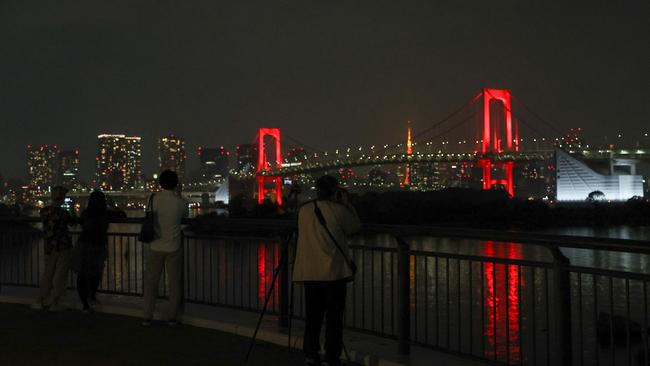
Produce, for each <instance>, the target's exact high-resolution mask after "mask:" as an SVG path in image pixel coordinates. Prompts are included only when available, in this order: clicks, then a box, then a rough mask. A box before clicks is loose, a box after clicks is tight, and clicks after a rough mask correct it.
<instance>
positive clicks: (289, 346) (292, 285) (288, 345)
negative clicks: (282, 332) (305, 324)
mask: <svg viewBox="0 0 650 366" xmlns="http://www.w3.org/2000/svg"><path fill="white" fill-rule="evenodd" d="M293 290H294V283H293V281H292V282H291V293H290V295H289V296H291V299H289V339H288V340H287V349H288V350H289V352H291V323H292V319H291V318H292V317H293V298H294V294H293Z"/></svg>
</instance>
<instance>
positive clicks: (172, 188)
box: [142, 170, 188, 326]
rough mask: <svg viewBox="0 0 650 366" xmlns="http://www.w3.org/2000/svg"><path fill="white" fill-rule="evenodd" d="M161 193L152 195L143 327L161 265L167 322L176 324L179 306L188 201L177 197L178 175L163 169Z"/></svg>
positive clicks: (151, 310) (149, 315) (152, 305)
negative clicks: (183, 227)
mask: <svg viewBox="0 0 650 366" xmlns="http://www.w3.org/2000/svg"><path fill="white" fill-rule="evenodd" d="M158 182H159V183H160V187H161V188H162V192H160V193H157V194H155V195H154V196H153V198H152V200H151V202H152V206H153V210H152V212H153V222H154V232H155V235H154V237H155V239H154V240H153V241H152V242H151V244H150V247H149V249H150V250H149V257H148V258H147V267H146V268H145V270H146V278H145V285H144V319H143V321H142V325H143V326H149V325H151V320H152V319H153V313H154V308H155V305H156V297H158V283H159V282H160V277H161V275H162V269H163V266H166V268H167V283H168V284H169V306H170V307H169V309H168V313H167V322H168V324H169V325H176V324H177V322H178V315H179V309H180V306H181V290H182V286H181V285H182V283H181V278H182V273H183V248H182V246H181V221H182V220H183V218H184V217H185V216H187V212H188V203H187V201H186V200H184V199H182V198H181V197H180V194H179V192H178V191H176V189H177V188H178V175H177V174H176V173H175V172H173V171H171V170H165V171H164V172H162V173H161V174H160V176H159V178H158Z"/></svg>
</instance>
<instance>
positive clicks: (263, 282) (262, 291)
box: [257, 242, 269, 300]
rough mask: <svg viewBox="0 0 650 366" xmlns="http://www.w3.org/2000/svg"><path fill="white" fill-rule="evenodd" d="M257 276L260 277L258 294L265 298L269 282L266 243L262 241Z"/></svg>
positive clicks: (262, 298)
mask: <svg viewBox="0 0 650 366" xmlns="http://www.w3.org/2000/svg"><path fill="white" fill-rule="evenodd" d="M257 276H258V278H259V279H260V280H259V281H260V285H259V291H258V295H257V296H258V297H259V298H260V300H264V298H265V297H266V286H267V284H268V282H269V279H268V278H267V276H266V245H264V242H262V243H260V246H259V247H258V248H257Z"/></svg>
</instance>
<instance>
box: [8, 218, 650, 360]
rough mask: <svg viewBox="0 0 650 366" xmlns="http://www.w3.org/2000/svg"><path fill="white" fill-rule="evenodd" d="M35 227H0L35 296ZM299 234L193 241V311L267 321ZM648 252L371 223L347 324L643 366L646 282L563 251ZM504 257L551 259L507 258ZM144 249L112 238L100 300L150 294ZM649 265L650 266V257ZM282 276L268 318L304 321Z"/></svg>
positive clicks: (600, 243)
mask: <svg viewBox="0 0 650 366" xmlns="http://www.w3.org/2000/svg"><path fill="white" fill-rule="evenodd" d="M138 222H139V221H138V220H124V221H122V223H126V224H129V223H130V224H137V223H138ZM34 224H35V221H34V220H21V221H20V222H19V223H18V224H9V225H8V221H6V220H5V221H2V222H0V285H2V286H32V287H33V286H38V284H39V279H40V273H41V269H42V268H43V265H42V260H43V247H42V240H41V234H40V232H39V230H37V229H35V228H32V227H31V226H33V225H34ZM292 230H293V223H292V222H287V221H269V220H266V221H261V220H225V221H223V222H222V223H221V224H219V229H218V230H217V231H218V232H219V234H218V235H196V234H192V233H189V232H186V233H184V237H183V248H184V255H185V257H184V260H185V271H184V286H185V287H184V297H185V301H186V302H189V303H200V304H206V305H214V306H225V307H232V308H237V309H242V310H248V311H259V310H260V309H261V307H262V304H263V300H264V295H265V294H266V293H267V291H269V285H270V283H271V279H272V277H273V274H274V271H275V270H276V267H277V265H278V263H280V257H281V256H282V255H283V253H284V251H288V255H289V257H290V258H292V257H293V253H294V249H295V248H294V246H293V245H292V243H293V239H292V238H293V237H292V236H291V235H289V234H290V233H291V232H292ZM264 233H267V234H268V235H263V234H264ZM421 238H428V239H427V240H429V241H432V240H433V241H435V240H442V239H441V238H455V239H454V240H470V241H471V243H470V244H471V245H470V246H471V247H476V248H481V249H480V250H475V251H471V250H470V251H469V252H468V251H465V252H462V251H456V252H454V251H453V250H452V251H450V250H440V249H439V248H436V247H435V246H430V247H426V246H424V247H423V246H422V245H419V244H418V245H415V244H414V243H416V242H418V243H419V241H421V240H420V239H421ZM494 241H497V242H494ZM508 243H510V244H508ZM647 244H648V243H646V242H639V241H636V242H634V241H627V240H610V239H594V238H575V237H564V236H550V235H538V234H527V233H512V232H496V231H485V230H469V229H441V228H428V227H405V226H371V225H368V226H365V227H364V230H363V234H362V235H361V236H359V237H357V238H356V239H353V241H352V244H351V246H350V248H351V252H352V255H353V258H354V260H355V261H356V263H357V265H358V268H359V271H358V273H357V276H356V278H355V281H353V282H352V283H350V284H349V287H348V301H347V305H346V306H347V309H346V314H345V324H346V326H347V327H348V328H350V329H355V330H359V331H363V332H368V333H372V334H375V335H379V336H383V337H389V338H394V339H396V340H397V341H398V345H399V347H398V350H397V351H398V352H399V353H402V354H408V353H409V349H410V346H411V345H412V344H417V345H422V346H426V347H430V348H433V349H437V350H442V351H446V352H450V353H454V354H459V355H463V356H468V357H473V358H478V359H483V360H489V361H492V362H495V363H499V364H521V365H556V364H564V365H571V364H573V365H599V364H608V365H617V364H626V365H632V364H635V365H636V364H641V365H647V364H648V363H649V362H650V360H649V358H648V330H649V327H648V301H649V299H648V296H647V295H648V294H647V292H648V289H647V288H648V282H649V281H650V275H649V274H648V273H647V271H646V270H645V269H643V270H638V271H629V270H619V269H612V268H598V267H590V266H583V265H576V264H572V263H571V262H570V261H569V259H568V258H567V257H566V256H565V254H564V252H563V251H562V250H560V248H578V249H580V250H589V251H592V253H600V254H602V253H612V252H616V253H627V254H629V255H631V254H632V253H633V254H634V256H646V255H650V246H647ZM508 246H511V247H513V248H520V249H521V248H524V249H526V248H532V247H535V248H538V249H539V248H541V252H542V254H543V255H540V256H532V257H530V258H529V257H527V256H526V255H525V254H523V255H512V253H510V252H508V251H505V252H503V253H500V252H499V250H497V249H498V248H504V247H508ZM495 248H497V249H495ZM147 250H148V249H147V247H146V245H143V244H142V243H140V242H139V241H137V234H136V233H129V232H122V231H120V232H110V233H109V255H108V259H107V262H106V267H105V272H104V276H103V280H102V284H101V288H100V290H101V291H102V292H105V293H111V294H121V295H131V296H141V295H142V289H143V278H144V274H145V271H146V268H145V257H146V255H147ZM600 254H598V255H600ZM647 262H648V268H650V256H649V257H648V261H647ZM644 268H645V267H644ZM280 270H281V271H282V272H281V276H280V279H279V281H278V283H277V284H276V290H277V291H275V293H274V294H273V296H272V297H271V303H270V307H269V311H270V312H272V313H275V314H277V315H278V318H279V320H280V324H281V325H283V326H286V325H287V323H288V321H287V320H288V316H289V314H291V315H293V316H295V317H298V318H300V317H303V315H304V303H303V290H302V286H300V285H297V284H296V285H294V286H292V285H291V282H290V276H289V273H290V272H291V260H290V261H289V265H288V266H287V267H285V268H280ZM74 283H75V281H74V278H73V275H72V274H71V277H70V286H71V287H72V286H73V285H74ZM0 291H1V290H0ZM165 295H166V285H165V284H164V283H163V284H161V296H165Z"/></svg>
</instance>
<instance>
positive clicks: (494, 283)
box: [483, 241, 523, 364]
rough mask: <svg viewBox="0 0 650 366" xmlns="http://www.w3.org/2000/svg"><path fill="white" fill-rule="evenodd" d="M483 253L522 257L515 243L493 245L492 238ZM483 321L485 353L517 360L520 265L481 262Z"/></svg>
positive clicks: (514, 257) (488, 355) (494, 255)
mask: <svg viewBox="0 0 650 366" xmlns="http://www.w3.org/2000/svg"><path fill="white" fill-rule="evenodd" d="M484 248H485V249H484V253H483V254H484V255H486V256H490V257H501V258H510V259H516V258H521V247H520V246H519V245H516V244H514V243H504V244H499V245H495V244H494V242H492V241H487V242H485V244H484ZM483 272H484V273H483V275H484V276H485V286H486V288H485V290H486V292H485V296H486V298H485V309H484V310H483V311H485V312H486V315H487V318H486V324H485V325H484V336H485V339H486V341H487V344H486V346H485V350H484V353H485V356H486V357H488V358H492V359H496V360H499V361H506V362H509V363H510V364H518V363H519V362H520V359H521V349H520V344H519V337H520V334H519V332H520V330H521V329H520V327H519V315H520V294H519V287H520V285H523V282H522V283H521V284H520V283H519V282H520V278H519V268H518V266H517V265H511V264H499V263H489V262H486V263H485V264H484V271H483Z"/></svg>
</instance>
